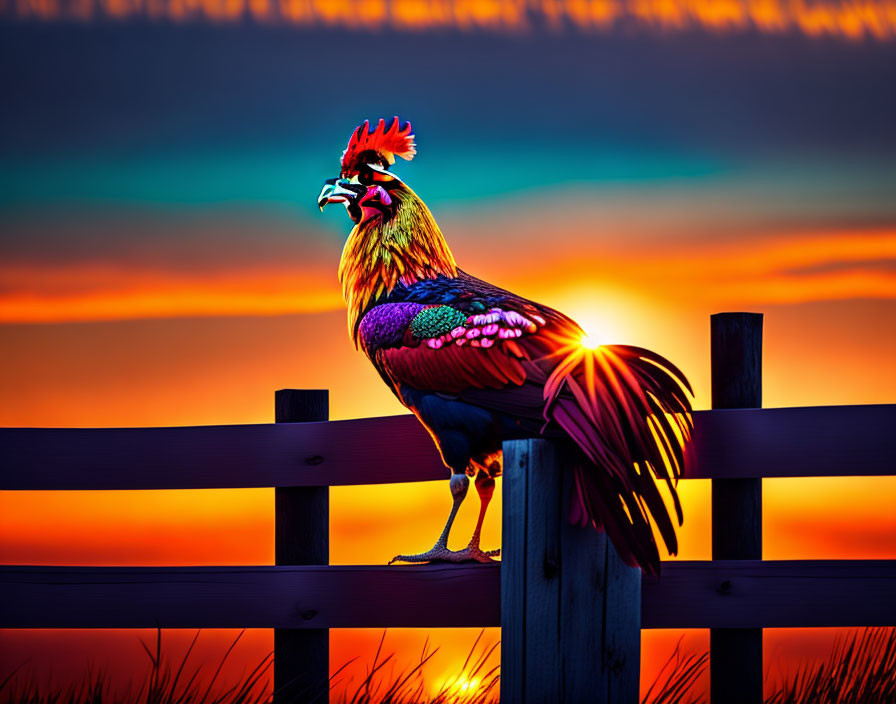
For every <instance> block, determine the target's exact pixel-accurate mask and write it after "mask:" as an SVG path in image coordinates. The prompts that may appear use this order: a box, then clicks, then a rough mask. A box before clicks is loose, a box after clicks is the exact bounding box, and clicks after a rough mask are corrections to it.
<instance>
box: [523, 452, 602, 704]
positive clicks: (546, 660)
mask: <svg viewBox="0 0 896 704" xmlns="http://www.w3.org/2000/svg"><path fill="white" fill-rule="evenodd" d="M524 442H525V443H526V445H527V446H528V448H529V449H528V462H527V466H526V469H525V471H526V475H527V477H526V482H527V484H528V491H527V496H526V534H525V536H524V538H523V539H524V540H525V541H526V547H525V550H526V569H525V577H524V580H525V583H524V585H523V589H524V592H525V595H526V602H525V604H526V605H525V619H526V629H525V632H524V634H523V638H524V639H525V642H524V647H525V653H526V658H525V661H524V666H525V676H524V681H523V700H522V701H523V702H526V704H536V703H541V702H543V703H544V704H550V702H562V701H564V700H563V692H562V685H561V682H562V678H563V674H562V671H563V670H564V669H565V668H566V667H567V665H568V663H567V662H563V663H561V661H560V651H561V648H562V644H563V636H564V634H563V633H561V631H560V609H561V606H560V570H561V561H562V560H563V558H564V555H562V554H561V547H560V520H561V518H560V516H561V509H560V500H561V492H560V489H559V487H558V486H557V484H558V483H559V481H560V477H561V474H560V472H561V465H560V448H559V445H560V443H558V442H549V441H546V440H526V441H524ZM507 547H508V549H513V546H511V545H508V546H507ZM595 597H596V598H599V597H600V595H598V594H595ZM521 616H522V615H521V614H515V615H514V616H511V618H521ZM591 675H592V676H594V671H593V670H592V672H591Z"/></svg>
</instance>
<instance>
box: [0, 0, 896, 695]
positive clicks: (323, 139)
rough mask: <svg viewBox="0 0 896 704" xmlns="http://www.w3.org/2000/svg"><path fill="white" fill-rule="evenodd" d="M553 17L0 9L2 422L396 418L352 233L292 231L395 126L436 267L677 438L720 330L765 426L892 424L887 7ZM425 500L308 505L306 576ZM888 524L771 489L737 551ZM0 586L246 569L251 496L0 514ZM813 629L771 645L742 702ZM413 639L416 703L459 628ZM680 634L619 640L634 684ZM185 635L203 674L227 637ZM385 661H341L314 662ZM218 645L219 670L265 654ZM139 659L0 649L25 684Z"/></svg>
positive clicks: (890, 29) (16, 638) (390, 551)
mask: <svg viewBox="0 0 896 704" xmlns="http://www.w3.org/2000/svg"><path fill="white" fill-rule="evenodd" d="M549 5H550V4H549V3H545V4H544V6H542V5H541V3H531V2H530V3H528V5H526V3H522V4H521V3H519V2H500V1H498V0H496V1H495V2H492V3H480V4H479V5H478V7H479V8H480V9H478V10H476V9H475V8H476V7H477V4H476V3H463V2H459V1H458V2H453V3H452V2H441V3H426V2H416V3H410V2H397V1H396V2H392V3H377V2H344V3H341V4H340V3H327V4H326V5H325V4H324V3H316V2H307V3H300V2H290V1H288V0H283V2H280V3H273V2H267V1H266V0H265V1H262V0H250V1H249V2H247V3H242V2H241V1H240V0H230V1H228V2H225V1H223V0H222V1H221V2H211V0H209V1H208V2H193V3H187V2H176V1H175V0H166V1H162V0H160V1H159V2H152V1H151V0H146V2H145V3H141V2H124V0H115V1H114V2H113V1H112V0H109V1H108V2H102V3H96V4H94V3H92V2H90V3H84V2H70V3H67V4H66V3H60V2H58V1H57V0H47V1H46V2H38V1H37V0H5V2H4V1H3V0H0V90H2V95H3V96H4V98H3V102H4V108H3V109H2V110H0V359H2V361H3V364H2V365H0V400H2V403H0V425H2V426H57V427H61V426H122V425H125V426H130V425H133V426H145V425H189V424H217V423H263V422H270V421H271V420H273V393H274V390H275V389H278V388H284V387H291V388H327V389H330V404H331V416H332V417H333V418H352V417H363V416H371V415H385V414H395V413H400V412H403V410H404V409H402V408H401V406H399V405H398V403H397V402H396V401H395V400H394V398H393V397H392V396H391V394H390V393H389V392H388V390H387V389H386V388H385V386H383V385H382V382H381V381H380V379H379V377H378V376H377V375H376V373H375V372H374V371H373V369H372V368H371V367H370V366H369V363H368V362H367V361H366V360H365V359H364V358H363V356H362V355H360V354H359V353H357V352H355V351H354V349H353V347H352V345H351V343H350V341H349V339H348V336H347V334H346V329H345V315H344V311H343V304H342V299H341V294H340V290H339V285H338V282H337V280H336V274H335V272H336V265H337V262H338V258H339V254H340V251H341V247H342V243H343V242H344V240H345V236H346V234H347V232H348V229H349V227H348V226H349V221H348V219H347V217H346V216H345V214H344V213H343V212H342V211H341V210H340V209H332V212H331V211H330V210H329V209H328V210H327V212H325V213H324V214H323V215H321V214H320V213H319V212H318V210H317V206H316V202H315V201H316V196H317V194H318V192H319V190H320V186H321V184H322V182H323V180H324V179H326V178H329V177H332V176H335V175H336V173H337V170H338V157H339V156H340V154H341V152H342V149H343V148H344V146H345V142H346V140H347V138H348V136H349V135H350V133H351V130H352V129H353V128H354V126H355V125H356V124H358V123H359V122H360V121H362V120H363V119H365V118H371V119H373V118H377V117H380V116H383V117H389V116H392V115H399V116H401V117H402V119H408V120H411V121H412V123H413V125H414V131H415V133H416V135H417V143H418V156H417V158H416V159H415V160H414V161H413V162H412V163H403V162H402V163H400V164H399V165H398V166H397V167H396V171H397V173H398V174H399V175H400V176H401V177H402V178H403V179H405V180H406V181H407V182H408V183H409V184H410V185H411V186H412V187H413V188H414V189H415V190H416V191H417V193H418V194H419V195H420V196H421V197H422V198H423V199H424V200H425V201H426V202H427V204H428V205H429V206H430V207H431V209H432V210H433V212H434V214H435V216H436V218H437V219H438V221H439V223H440V224H441V226H442V229H443V231H444V232H445V234H446V236H447V238H448V240H449V242H450V244H451V246H452V248H453V250H454V253H455V256H456V258H457V260H458V262H459V263H460V265H461V266H462V267H463V268H464V269H466V270H468V271H470V272H472V273H475V274H476V275H478V276H480V277H482V278H485V279H488V280H490V281H493V282H495V283H498V284H500V285H502V286H504V287H506V288H511V289H513V290H514V291H516V292H518V293H521V294H524V295H526V296H529V297H531V298H534V299H537V300H539V301H541V302H544V303H547V304H550V305H552V306H554V307H557V308H560V309H562V310H564V311H565V312H567V313H569V314H571V315H573V317H576V318H577V319H578V320H579V321H580V322H581V323H582V324H583V326H584V327H585V328H586V329H587V330H588V331H589V332H591V333H592V334H593V335H595V336H596V337H597V339H599V340H600V341H603V342H610V343H612V342H620V343H632V344H638V345H643V346H647V347H650V348H652V349H655V350H657V351H658V352H660V353H662V354H664V355H666V356H668V357H669V358H670V359H672V360H674V361H675V362H676V364H678V365H679V366H680V367H681V368H682V369H683V370H684V371H685V373H686V374H687V375H688V376H689V377H690V378H691V379H692V381H693V382H694V386H695V392H696V400H695V405H696V407H697V408H707V407H708V406H709V394H710V389H709V315H710V314H711V313H715V312H719V311H723V310H750V311H756V312H762V313H764V314H765V347H764V355H765V356H764V362H765V366H764V396H763V401H764V405H766V406H798V405H829V404H864V403H893V402H896V368H894V366H893V360H894V359H896V127H894V125H896V91H894V89H893V86H894V85H896V5H894V4H893V3H887V2H866V3H865V4H864V5H863V4H862V3H851V4H850V5H849V7H850V8H852V9H844V8H847V6H846V5H839V4H837V3H833V4H831V3H829V4H824V5H819V4H808V3H805V4H803V3H786V4H785V3H777V2H772V1H771V0H765V1H764V2H759V1H758V0H757V1H756V2H749V3H748V2H734V1H732V0H724V1H723V0H700V2H693V3H677V2H674V1H669V2H645V3H639V2H635V1H634V0H632V1H631V2H627V3H611V2H607V1H604V2H584V3H573V2H569V3H566V4H564V3H559V4H557V5H550V6H551V7H561V8H566V10H564V11H563V12H561V13H560V14H561V15H562V16H560V15H556V16H555V15H550V13H548V12H547V11H546V10H545V8H546V7H548V6H549ZM522 6H527V7H528V8H529V12H528V13H524V14H520V7H522ZM185 8H186V9H185ZM328 8H329V9H328ZM383 8H386V9H385V10H383ZM483 8H484V9H483ZM857 8H858V9H857ZM863 8H864V9H863ZM244 13H248V14H249V15H251V17H248V18H247V17H244ZM477 13H478V14H477ZM122 471H127V468H126V467H123V468H122ZM682 493H683V496H684V503H685V517H686V520H685V525H684V527H683V528H682V530H681V535H682V541H681V542H682V550H681V554H680V555H679V557H680V558H685V559H707V558H708V557H709V555H710V547H709V485H708V483H707V482H703V481H691V482H687V483H685V484H683V486H682ZM496 496H497V494H496ZM448 500H449V496H448V488H447V483H444V484H443V483H440V482H436V483H427V484H418V485H407V486H377V487H358V488H355V487H351V488H348V487H345V488H336V489H332V490H331V504H332V509H331V512H332V513H331V562H333V563H342V564H346V563H374V564H379V563H383V562H385V561H387V560H388V559H389V558H390V557H392V556H393V555H394V554H396V553H398V552H408V551H417V550H423V549H426V548H427V547H429V545H430V544H431V543H432V541H433V540H434V538H435V537H436V535H437V533H438V531H439V530H440V527H441V523H442V521H443V520H444V514H445V512H446V511H447V507H448ZM894 501H896V480H891V479H890V478H875V479H863V478H853V479H815V480H775V481H766V482H765V485H764V502H765V503H764V512H765V513H764V548H763V549H764V557H766V558H771V559H782V558H859V557H867V558H872V557H873V558H896V517H894V516H896V514H894V512H893V511H892V505H893V503H894ZM474 504H475V501H472V502H467V505H466V506H465V507H464V510H463V511H462V514H461V518H460V520H459V524H457V527H456V528H455V532H454V536H455V538H456V540H457V541H458V543H461V542H464V541H465V539H466V537H467V536H468V534H469V533H470V532H471V530H472V525H473V523H474V521H475V517H476V516H475V514H476V510H477V506H475V505H474ZM496 508H497V507H496ZM499 525H500V517H499V509H498V510H494V511H493V512H491V511H490V516H489V518H488V523H487V526H486V531H485V536H484V540H483V543H484V545H485V546H488V547H491V546H497V545H498V543H499V542H500V532H499ZM0 561H2V562H4V563H17V564H21V563H25V564H83V565H127V564H131V565H164V564H183V565H186V564H209V565H212V564H265V563H271V562H272V561H273V492H272V491H270V490H230V491H195V492H186V491H171V492H114V493H113V492H106V493H104V492H59V493H49V492H46V493H45V492H17V493H12V492H0ZM835 634H836V631H835V630H834V629H821V630H820V631H813V632H809V631H787V632H785V631H767V636H766V658H767V662H769V663H772V662H774V663H776V664H775V665H774V668H773V670H774V671H771V672H770V675H769V676H770V677H772V678H774V677H776V676H778V675H779V674H780V668H781V667H784V666H783V665H782V664H781V663H782V662H784V663H787V662H790V663H792V662H795V661H796V660H798V659H799V658H800V657H809V656H817V655H819V654H821V653H824V652H826V650H827V648H828V647H829V645H830V643H831V642H832V638H833V637H834V635H835ZM141 635H143V636H144V637H146V634H145V633H144V634H141ZM430 635H431V637H432V640H433V641H434V642H435V644H436V645H441V646H442V651H441V652H440V655H439V657H440V658H441V660H436V664H435V665H434V669H433V671H432V677H433V679H434V680H439V678H443V677H444V676H447V673H450V672H452V667H454V666H456V665H457V664H458V663H459V662H460V661H461V660H462V659H463V657H464V656H465V655H466V653H467V650H468V648H469V646H470V644H471V643H472V640H473V638H475V635H476V631H475V630H473V631H464V632H460V633H457V632H450V631H437V632H433V633H432V634H430ZM680 635H681V633H680V632H676V633H664V632H645V633H644V644H645V645H644V653H645V654H644V672H645V677H647V678H648V679H649V677H650V676H652V673H653V672H655V670H656V667H657V663H658V662H659V661H661V660H663V659H665V657H667V656H668V654H669V653H670V652H671V649H672V648H673V647H674V644H675V642H676V641H677V639H678V637H679V636H680ZM425 636H426V634H425V633H422V632H419V631H401V630H398V629H396V630H395V631H394V632H390V634H389V636H388V637H387V646H388V645H389V643H391V644H392V646H393V647H394V648H395V649H396V650H397V651H398V652H399V655H400V657H402V658H404V659H405V660H406V661H410V660H413V659H415V658H416V657H417V656H418V655H419V651H420V648H421V647H422V644H423V641H424V638H425ZM170 637H171V639H172V641H177V643H179V644H180V646H178V647H185V645H186V641H185V640H184V639H186V638H187V634H171V636H170ZM204 637H205V638H207V639H208V643H209V645H208V650H209V653H210V655H209V656H208V657H210V658H211V659H212V660H214V659H215V658H217V657H219V656H220V654H221V652H222V651H223V647H219V646H220V645H221V643H222V642H223V641H224V640H230V639H232V638H233V637H234V634H232V633H230V632H228V633H227V634H224V635H223V636H220V637H219V634H212V633H209V634H205V636H204ZM222 638H223V640H222ZM378 638H379V633H369V632H357V631H354V632H336V631H334V632H333V636H332V642H333V648H332V658H333V662H334V663H335V664H341V663H342V662H344V661H345V660H347V659H349V658H350V657H354V656H355V655H360V656H361V657H362V660H363V659H365V658H368V657H370V656H371V655H372V652H373V649H375V646H376V641H377V640H378ZM487 638H490V639H491V640H492V641H494V640H496V639H497V638H498V633H497V631H492V632H490V633H488V634H487ZM246 640H247V642H246V643H244V644H243V645H242V646H241V647H242V648H243V655H242V657H243V660H242V661H241V663H245V662H252V663H253V664H254V661H255V660H257V659H260V657H261V655H262V654H263V653H264V652H265V650H266V649H269V648H270V647H271V642H272V638H271V636H270V633H269V632H263V631H258V632H253V633H250V634H249V636H248V637H247V639H246ZM76 643H77V655H73V654H72V651H73V648H75V644H76ZM707 644H708V633H706V632H690V633H688V634H687V635H686V637H685V641H684V647H685V648H686V649H688V648H689V649H699V648H705V647H707ZM215 648H217V650H215ZM141 652H142V651H141V649H140V646H139V642H138V640H137V634H135V632H126V633H121V632H109V631H98V632H93V633H84V632H74V633H73V632H52V631H40V632H13V631H3V632H0V661H2V662H3V663H4V666H5V665H6V664H7V663H13V664H17V663H18V662H19V661H22V660H26V659H29V658H30V660H31V666H32V667H33V668H34V669H35V672H38V673H40V674H41V676H42V675H43V674H45V673H48V672H49V671H50V670H51V669H52V671H53V672H54V673H56V675H55V676H57V677H62V676H67V675H69V674H71V673H72V672H80V671H81V670H83V669H84V668H85V667H86V664H87V662H88V659H89V660H91V661H92V662H96V663H103V662H109V663H111V664H112V665H113V666H114V667H115V668H118V669H117V671H121V672H124V671H126V670H127V669H128V667H131V666H132V664H133V663H134V662H135V661H136V659H137V658H140V657H141ZM203 652H205V651H203ZM770 666H771V665H770ZM4 675H5V672H0V679H2V677H3V676H4Z"/></svg>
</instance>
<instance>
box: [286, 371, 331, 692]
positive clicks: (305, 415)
mask: <svg viewBox="0 0 896 704" xmlns="http://www.w3.org/2000/svg"><path fill="white" fill-rule="evenodd" d="M329 417H330V408H329V392H328V391H326V390H297V389H280V390H279V391H276V392H275V394H274V420H275V422H277V423H303V422H309V421H321V420H327V419H328V418H329ZM329 521H330V492H329V487H325V486H323V487H317V486H314V487H304V486H303V487H277V488H276V489H275V490H274V563H275V564H277V565H326V564H328V563H329V561H330V539H329V528H330V527H329ZM329 660H330V632H329V631H328V630H327V629H325V628H321V629H290V628H275V629H274V702H275V704H292V703H293V702H320V703H322V704H326V701H327V697H328V696H329V667H330V663H329Z"/></svg>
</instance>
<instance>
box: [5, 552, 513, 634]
mask: <svg viewBox="0 0 896 704" xmlns="http://www.w3.org/2000/svg"><path fill="white" fill-rule="evenodd" d="M499 579H500V577H499V568H498V565H479V564H475V565H420V566H418V565H411V566H401V567H396V566H392V567H387V566H379V567H366V566H365V567H350V566H349V567H347V566H340V565H320V566H313V567H289V566H286V567H276V566H266V567H167V568H166V567H131V568H112V567H10V566H3V567H0V627H2V628H45V627H46V628H50V627H53V628H156V627H157V626H158V627H162V628H295V629H309V628H310V629H323V628H386V627H389V628H401V627H409V628H412V627H426V628H441V627H473V626H476V627H479V626H497V625H499V620H498V618H499V610H498V592H499ZM458 594H463V595H464V600H463V608H458V609H446V608H444V607H445V604H447V603H454V602H456V601H457V595H458Z"/></svg>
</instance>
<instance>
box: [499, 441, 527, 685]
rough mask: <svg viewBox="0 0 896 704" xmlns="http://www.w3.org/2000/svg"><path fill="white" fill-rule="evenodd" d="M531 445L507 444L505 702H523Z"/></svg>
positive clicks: (503, 574)
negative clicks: (528, 469) (527, 519)
mask: <svg viewBox="0 0 896 704" xmlns="http://www.w3.org/2000/svg"><path fill="white" fill-rule="evenodd" d="M528 466H529V442H528V441H526V440H517V441H515V442H506V443H504V476H503V478H502V479H501V492H502V494H501V511H502V517H501V565H500V573H501V601H500V619H499V620H498V623H499V624H500V625H501V700H502V701H505V702H520V703H522V702H523V696H524V695H523V692H524V691H525V690H524V688H523V678H524V677H525V674H526V667H525V660H526V639H525V633H526V592H525V585H526V530H527V525H526V516H527V513H526V510H527V504H528V487H529V484H528V478H529V473H528V472H527V471H526V470H527V468H528Z"/></svg>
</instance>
